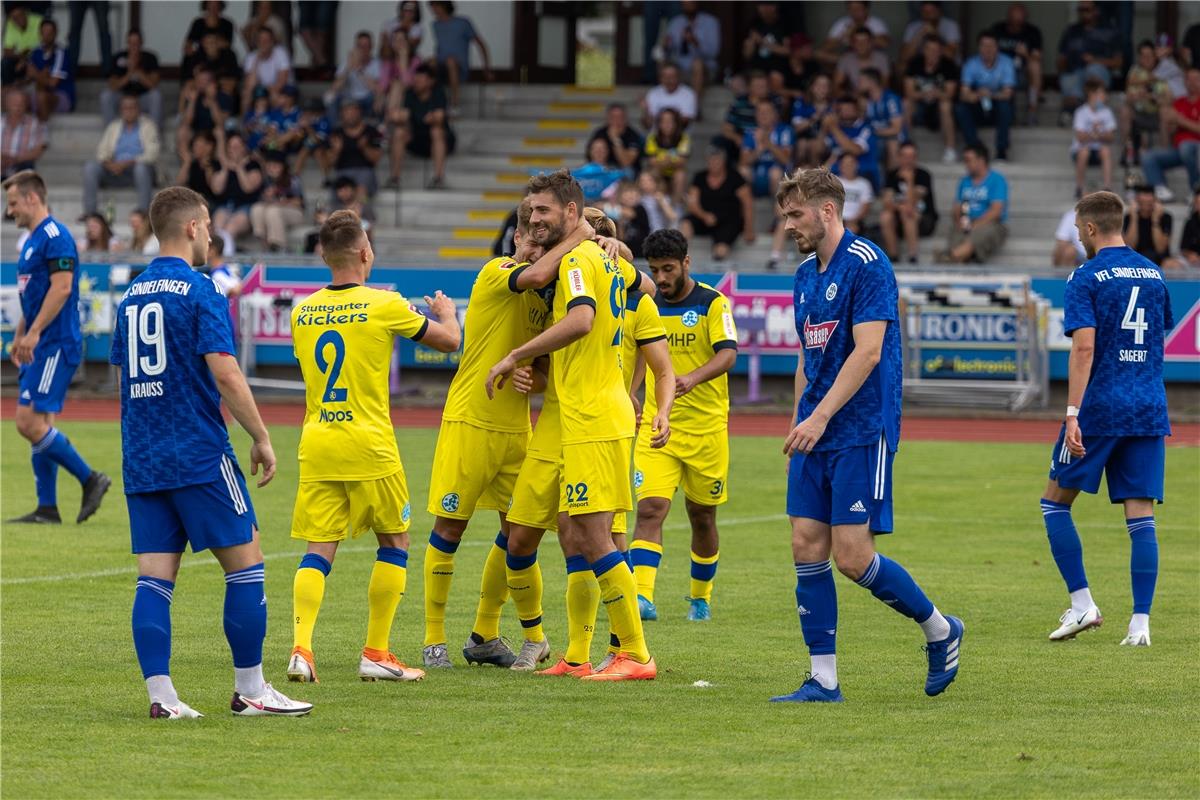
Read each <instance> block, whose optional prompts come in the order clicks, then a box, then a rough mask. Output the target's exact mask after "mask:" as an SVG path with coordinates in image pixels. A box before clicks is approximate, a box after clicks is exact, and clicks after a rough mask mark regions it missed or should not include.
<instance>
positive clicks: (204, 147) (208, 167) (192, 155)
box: [175, 131, 224, 208]
mask: <svg viewBox="0 0 1200 800" xmlns="http://www.w3.org/2000/svg"><path fill="white" fill-rule="evenodd" d="M222 141H224V137H222ZM216 152H217V140H216V138H215V137H214V136H213V134H212V132H210V131H200V132H199V133H197V134H196V135H195V136H193V137H192V140H191V142H189V143H188V147H187V149H186V150H185V151H184V152H183V154H182V159H183V166H181V167H180V168H179V173H178V174H177V175H176V176H175V185H176V186H186V187H187V188H189V189H191V190H192V191H193V192H196V193H197V194H199V195H200V196H202V197H203V198H204V200H205V202H207V203H208V205H209V207H210V208H211V207H212V206H213V205H214V204H215V203H216V199H217V198H216V194H215V193H214V192H213V190H212V178H213V175H215V174H216V173H217V170H218V169H220V164H218V163H217V159H216Z"/></svg>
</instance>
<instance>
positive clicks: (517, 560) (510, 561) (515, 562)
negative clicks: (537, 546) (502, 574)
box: [504, 550, 537, 572]
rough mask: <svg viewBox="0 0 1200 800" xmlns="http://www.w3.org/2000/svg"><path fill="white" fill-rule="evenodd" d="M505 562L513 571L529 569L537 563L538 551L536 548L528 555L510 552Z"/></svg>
mask: <svg viewBox="0 0 1200 800" xmlns="http://www.w3.org/2000/svg"><path fill="white" fill-rule="evenodd" d="M504 563H505V565H506V566H507V567H508V568H509V569H511V570H512V571H513V572H520V571H521V570H523V569H529V568H530V567H532V566H533V565H534V564H536V563H537V551H536V550H534V551H533V552H532V553H530V554H529V555H527V556H514V555H513V554H512V553H508V554H507V555H505V557H504Z"/></svg>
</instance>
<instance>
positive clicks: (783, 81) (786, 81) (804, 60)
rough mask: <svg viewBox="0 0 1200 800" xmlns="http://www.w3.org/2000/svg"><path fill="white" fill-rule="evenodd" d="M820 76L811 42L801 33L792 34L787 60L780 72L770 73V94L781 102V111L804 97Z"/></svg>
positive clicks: (819, 68)
mask: <svg viewBox="0 0 1200 800" xmlns="http://www.w3.org/2000/svg"><path fill="white" fill-rule="evenodd" d="M820 74H821V63H820V62H819V61H817V59H816V58H814V57H813V46H812V40H811V39H809V38H808V37H807V36H806V35H804V34H803V33H793V34H792V36H791V38H790V39H789V40H788V60H787V64H786V65H784V68H783V71H782V72H772V73H771V75H770V79H769V85H770V91H771V94H773V95H777V96H778V97H780V98H781V99H782V100H783V109H784V110H785V111H786V110H787V109H789V108H791V106H792V103H794V102H796V101H797V100H799V99H800V98H801V97H803V96H804V92H805V91H806V90H807V89H808V87H809V85H810V84H811V83H812V82H813V80H814V79H815V78H816V77H817V75H820Z"/></svg>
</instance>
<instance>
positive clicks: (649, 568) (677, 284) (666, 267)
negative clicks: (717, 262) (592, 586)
mask: <svg viewBox="0 0 1200 800" xmlns="http://www.w3.org/2000/svg"><path fill="white" fill-rule="evenodd" d="M644 252H645V254H646V259H647V261H649V262H650V274H651V275H653V276H654V281H655V283H656V284H657V285H658V294H657V296H656V297H655V303H656V304H657V305H658V313H659V314H660V315H661V317H662V321H663V325H664V326H665V327H666V330H667V344H668V345H669V347H670V349H671V364H672V365H673V366H674V368H675V405H674V407H673V408H672V409H671V429H672V436H671V441H670V442H669V443H668V444H667V446H666V447H665V448H662V449H655V448H652V447H651V446H650V440H649V437H647V436H646V435H645V432H644V431H643V433H642V435H641V436H640V437H639V438H638V443H637V446H636V448H635V450H634V459H633V460H634V475H633V483H634V487H635V489H636V492H637V501H638V504H637V507H638V508H637V510H638V513H637V528H636V529H635V531H634V535H633V544H632V545H631V547H630V556H631V560H632V562H633V571H634V575H635V577H636V580H637V587H638V606H639V608H640V611H641V617H642V619H644V620H652V619H657V618H658V610H657V609H656V608H655V606H654V579H655V576H656V574H657V572H658V564H659V561H660V559H661V558H662V526H663V520H664V519H666V516H667V512H668V511H670V510H671V498H672V497H674V495H675V490H676V489H677V488H678V487H679V485H680V483H682V484H683V495H684V502H685V504H686V507H687V514H688V520H689V522H690V523H691V526H692V570H691V591H690V593H689V599H690V608H689V610H688V619H690V620H697V621H699V620H707V619H709V618H710V616H711V611H710V608H709V604H710V603H711V602H712V585H713V578H714V577H715V575H716V572H717V556H718V541H717V506H718V505H720V504H722V503H724V502H725V500H726V493H727V488H728V487H727V485H726V484H727V482H728V477H729V432H728V424H729V385H728V377H727V376H726V373H728V372H729V370H730V369H732V368H733V364H734V362H735V361H736V360H737V329H736V328H735V327H734V323H733V311H732V310H731V309H730V307H729V300H728V299H726V298H725V296H724V295H722V294H721V293H720V292H718V291H717V290H715V289H713V288H712V287H711V286H707V285H705V284H703V283H699V282H697V281H696V280H695V279H693V278H692V277H691V275H690V274H689V267H690V260H689V257H688V252H687V240H686V239H684V238H683V235H682V234H681V233H679V232H678V231H673V230H660V231H655V232H654V233H652V234H650V236H648V237H646V243H645V246H644ZM646 380H647V386H646V390H647V391H646V409H645V413H647V414H654V413H655V404H654V399H653V397H654V393H653V392H652V391H651V389H653V388H654V380H653V377H652V376H647V379H646Z"/></svg>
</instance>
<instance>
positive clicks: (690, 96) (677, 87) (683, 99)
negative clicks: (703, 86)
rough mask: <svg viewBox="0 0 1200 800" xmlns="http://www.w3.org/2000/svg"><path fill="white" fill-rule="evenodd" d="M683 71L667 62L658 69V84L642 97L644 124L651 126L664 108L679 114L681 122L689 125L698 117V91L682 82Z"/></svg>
mask: <svg viewBox="0 0 1200 800" xmlns="http://www.w3.org/2000/svg"><path fill="white" fill-rule="evenodd" d="M681 77H682V73H680V71H679V67H678V66H677V65H675V64H671V63H666V64H663V65H662V66H661V67H659V69H658V86H655V87H654V88H653V89H651V90H650V91H648V92H646V96H645V97H643V98H642V125H644V126H645V127H647V128H649V127H650V126H651V125H653V124H654V121H655V120H656V119H658V115H659V114H660V113H661V112H662V110H663V109H664V108H670V109H673V110H674V111H675V112H676V113H677V114H678V115H679V121H680V124H681V125H682V126H683V127H685V128H686V127H687V126H688V125H691V124H692V120H694V119H695V118H696V112H697V107H696V92H695V90H693V89H692V87H690V86H687V85H685V84H683V83H681V82H680V78H681Z"/></svg>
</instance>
